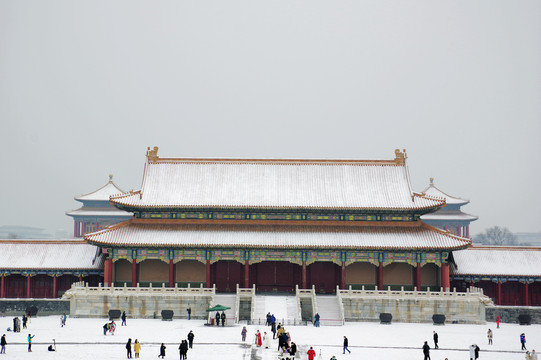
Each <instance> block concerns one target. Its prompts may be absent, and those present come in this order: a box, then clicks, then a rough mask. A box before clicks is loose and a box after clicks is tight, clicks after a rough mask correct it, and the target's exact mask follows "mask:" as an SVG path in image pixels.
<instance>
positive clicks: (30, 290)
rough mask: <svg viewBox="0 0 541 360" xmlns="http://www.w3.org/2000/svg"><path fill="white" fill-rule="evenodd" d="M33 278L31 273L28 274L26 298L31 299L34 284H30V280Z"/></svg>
mask: <svg viewBox="0 0 541 360" xmlns="http://www.w3.org/2000/svg"><path fill="white" fill-rule="evenodd" d="M31 280H32V277H31V276H30V275H27V276H26V298H27V299H30V298H31V297H32V285H31V284H30V281H31Z"/></svg>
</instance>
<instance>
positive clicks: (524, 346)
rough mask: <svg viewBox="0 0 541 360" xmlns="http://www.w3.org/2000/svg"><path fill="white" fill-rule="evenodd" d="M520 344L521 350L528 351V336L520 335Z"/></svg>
mask: <svg viewBox="0 0 541 360" xmlns="http://www.w3.org/2000/svg"><path fill="white" fill-rule="evenodd" d="M520 343H521V344H522V348H521V350H526V335H525V334H524V333H522V334H520Z"/></svg>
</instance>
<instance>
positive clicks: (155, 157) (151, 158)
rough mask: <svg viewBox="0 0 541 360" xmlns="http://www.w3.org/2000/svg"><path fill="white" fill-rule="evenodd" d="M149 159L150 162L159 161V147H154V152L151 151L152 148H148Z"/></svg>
mask: <svg viewBox="0 0 541 360" xmlns="http://www.w3.org/2000/svg"><path fill="white" fill-rule="evenodd" d="M147 159H148V161H158V159H159V157H158V147H157V146H154V148H153V149H152V150H150V146H149V147H148V148H147Z"/></svg>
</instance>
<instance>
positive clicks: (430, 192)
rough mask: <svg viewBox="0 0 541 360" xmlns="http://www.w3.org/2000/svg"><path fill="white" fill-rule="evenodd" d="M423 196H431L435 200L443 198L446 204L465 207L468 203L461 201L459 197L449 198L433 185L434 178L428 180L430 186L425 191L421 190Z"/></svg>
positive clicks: (464, 200)
mask: <svg viewBox="0 0 541 360" xmlns="http://www.w3.org/2000/svg"><path fill="white" fill-rule="evenodd" d="M423 194H424V195H428V196H433V197H437V198H444V199H445V202H446V204H455V205H466V204H468V203H469V202H470V201H469V200H466V199H462V198H459V197H455V196H451V195H449V194H447V193H444V192H443V191H441V190H440V189H438V188H437V187H436V185H434V178H430V184H429V185H428V187H427V188H426V189H424V190H423Z"/></svg>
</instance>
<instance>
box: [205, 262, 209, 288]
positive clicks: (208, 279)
mask: <svg viewBox="0 0 541 360" xmlns="http://www.w3.org/2000/svg"><path fill="white" fill-rule="evenodd" d="M206 267H207V288H209V287H210V260H207V266H206Z"/></svg>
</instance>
